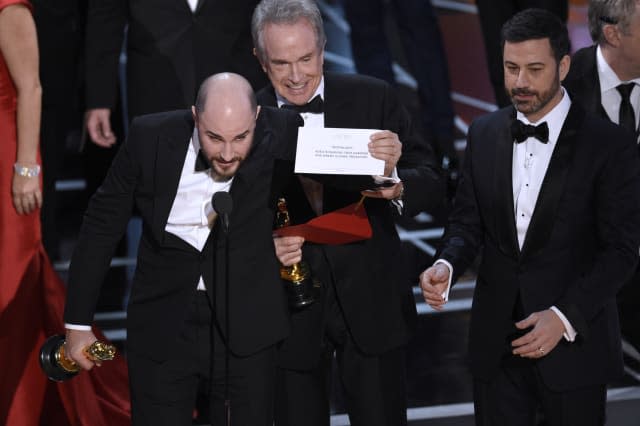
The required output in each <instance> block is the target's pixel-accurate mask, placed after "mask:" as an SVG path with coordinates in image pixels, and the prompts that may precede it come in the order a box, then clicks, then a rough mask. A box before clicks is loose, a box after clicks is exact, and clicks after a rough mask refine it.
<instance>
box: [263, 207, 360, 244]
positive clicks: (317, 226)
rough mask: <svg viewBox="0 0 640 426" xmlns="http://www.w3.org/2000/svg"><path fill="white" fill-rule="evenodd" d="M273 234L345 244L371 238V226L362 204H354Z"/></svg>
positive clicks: (323, 242) (310, 240)
mask: <svg viewBox="0 0 640 426" xmlns="http://www.w3.org/2000/svg"><path fill="white" fill-rule="evenodd" d="M273 234H274V235H277V236H279V237H285V236H297V237H303V238H304V239H305V241H309V242H313V243H319V244H347V243H352V242H354V241H360V240H366V239H369V238H371V225H370V224H369V218H368V217H367V211H366V210H365V208H364V206H363V205H362V203H354V204H349V205H348V206H346V207H343V208H341V209H338V210H335V211H332V212H331V213H327V214H323V215H322V216H318V217H315V218H313V219H311V220H310V221H308V222H307V223H303V224H301V225H293V226H286V227H284V228H278V229H275V230H274V231H273Z"/></svg>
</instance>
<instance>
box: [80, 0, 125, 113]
mask: <svg viewBox="0 0 640 426" xmlns="http://www.w3.org/2000/svg"><path fill="white" fill-rule="evenodd" d="M127 21H128V0H89V3H88V8H87V33H86V41H85V57H86V65H85V77H86V103H87V105H86V107H87V109H90V108H111V109H112V108H114V107H115V105H116V100H117V97H118V68H119V59H120V50H121V48H122V41H123V39H124V29H125V26H126V24H127Z"/></svg>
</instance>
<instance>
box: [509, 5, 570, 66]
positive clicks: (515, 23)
mask: <svg viewBox="0 0 640 426" xmlns="http://www.w3.org/2000/svg"><path fill="white" fill-rule="evenodd" d="M545 38H548V39H549V44H551V50H552V51H553V55H554V57H555V58H556V62H560V59H562V58H563V57H564V56H565V55H568V54H569V52H570V50H571V42H570V41H569V32H568V31H567V27H566V25H564V23H562V21H561V20H560V18H558V17H557V16H556V15H554V14H553V13H551V12H549V11H548V10H544V9H537V8H531V9H525V10H523V11H521V12H518V13H516V14H515V15H513V16H512V17H511V19H509V20H508V21H507V22H505V24H504V25H503V26H502V43H501V45H502V49H503V50H504V44H505V43H506V42H509V43H520V42H523V41H527V40H539V39H545Z"/></svg>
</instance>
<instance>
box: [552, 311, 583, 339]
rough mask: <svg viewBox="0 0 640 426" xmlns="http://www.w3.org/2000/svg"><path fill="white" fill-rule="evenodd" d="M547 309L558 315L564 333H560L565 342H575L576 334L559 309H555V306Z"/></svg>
mask: <svg viewBox="0 0 640 426" xmlns="http://www.w3.org/2000/svg"><path fill="white" fill-rule="evenodd" d="M549 309H551V310H552V311H553V312H555V313H556V315H558V317H559V318H560V321H562V324H564V333H562V336H563V337H564V338H565V340H566V341H567V342H573V341H575V340H576V336H577V335H578V332H576V330H575V328H573V326H572V325H571V323H570V322H569V320H568V319H567V317H565V316H564V314H563V313H562V312H561V311H560V309H558V308H556V307H555V306H552V307H551V308H549Z"/></svg>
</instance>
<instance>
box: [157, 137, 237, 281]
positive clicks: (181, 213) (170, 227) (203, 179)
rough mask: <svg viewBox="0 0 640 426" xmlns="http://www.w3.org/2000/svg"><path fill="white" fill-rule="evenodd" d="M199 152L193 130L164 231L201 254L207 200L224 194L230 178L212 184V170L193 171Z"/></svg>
mask: <svg viewBox="0 0 640 426" xmlns="http://www.w3.org/2000/svg"><path fill="white" fill-rule="evenodd" d="M199 151H200V140H199V139H198V131H197V129H194V130H193V135H192V137H191V141H190V143H189V148H188V149H187V155H186V158H185V160H184V166H183V167H182V173H181V174H180V181H179V183H178V192H177V193H176V197H175V198H174V200H173V205H172V206H171V211H170V212H169V218H168V219H167V225H166V226H165V231H167V232H169V233H171V234H174V235H175V236H177V237H179V238H181V239H182V240H184V241H185V242H186V243H188V244H190V245H192V246H193V247H194V248H196V249H197V250H198V251H202V248H203V247H204V244H205V243H206V242H207V238H209V232H210V229H209V218H210V217H211V215H212V214H213V213H214V211H213V207H212V206H211V197H212V196H213V194H215V193H216V192H218V191H225V192H228V191H229V188H231V182H232V181H233V178H231V179H229V180H228V181H224V182H216V181H214V180H213V179H212V178H211V172H212V169H208V170H204V171H200V172H197V171H196V170H195V165H196V159H197V157H198V152H199ZM204 289H205V287H204V281H203V280H202V277H200V280H199V282H198V290H204Z"/></svg>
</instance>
